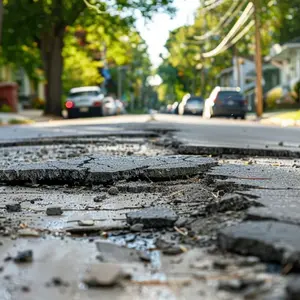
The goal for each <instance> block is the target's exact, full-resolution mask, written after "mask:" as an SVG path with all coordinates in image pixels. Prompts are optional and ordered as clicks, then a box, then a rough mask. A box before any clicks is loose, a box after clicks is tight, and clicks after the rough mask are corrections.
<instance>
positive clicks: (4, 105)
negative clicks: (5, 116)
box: [0, 104, 12, 113]
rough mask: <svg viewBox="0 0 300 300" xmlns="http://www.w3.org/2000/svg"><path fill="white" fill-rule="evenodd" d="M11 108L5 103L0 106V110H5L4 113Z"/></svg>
mask: <svg viewBox="0 0 300 300" xmlns="http://www.w3.org/2000/svg"><path fill="white" fill-rule="evenodd" d="M11 111H12V109H11V107H10V106H9V105H7V104H3V105H2V106H1V107H0V112H5V113H9V112H11Z"/></svg>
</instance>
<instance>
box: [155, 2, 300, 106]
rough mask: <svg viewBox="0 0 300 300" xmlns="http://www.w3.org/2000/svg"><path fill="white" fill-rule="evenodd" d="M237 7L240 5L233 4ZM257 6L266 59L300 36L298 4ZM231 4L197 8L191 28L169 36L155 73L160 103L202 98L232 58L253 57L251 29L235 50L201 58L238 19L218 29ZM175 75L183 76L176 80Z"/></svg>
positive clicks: (264, 4)
mask: <svg viewBox="0 0 300 300" xmlns="http://www.w3.org/2000/svg"><path fill="white" fill-rule="evenodd" d="M239 3H242V1H240V2H237V4H239ZM260 3H261V9H260V13H259V15H260V19H261V36H262V54H263V55H264V56H267V55H269V53H270V48H271V47H272V45H273V44H275V43H278V42H279V43H284V42H287V41H290V40H291V39H293V38H295V37H299V36H300V32H299V28H300V18H299V12H300V0H261V1H260ZM232 4H233V1H230V0H227V1H226V0H225V1H224V2H223V4H222V5H219V6H218V7H216V8H215V9H212V10H210V11H207V12H206V11H205V10H203V9H202V8H200V9H199V10H198V12H197V15H196V18H195V21H194V23H193V24H192V25H191V26H183V27H180V28H178V29H176V30H174V31H173V32H171V33H170V36H169V39H168V41H167V43H166V48H167V50H168V55H167V57H165V58H164V60H163V62H162V64H161V66H160V67H159V68H158V70H157V72H158V74H159V75H160V76H161V77H162V78H163V80H164V83H163V85H162V86H161V87H160V88H159V95H160V99H161V100H163V101H164V100H165V99H172V101H176V100H180V98H181V95H182V94H184V93H187V92H189V93H197V94H201V95H202V96H204V97H206V96H207V95H208V94H209V93H210V91H211V89H212V88H213V87H214V86H215V85H216V84H217V76H218V75H219V74H220V72H221V70H223V69H225V68H228V67H230V66H232V58H233V56H234V54H235V55H239V56H243V57H246V58H247V57H254V55H255V43H254V28H252V29H251V30H250V31H249V32H248V33H247V34H246V35H245V36H244V37H243V38H242V39H241V40H240V41H239V42H238V43H237V44H236V45H235V49H233V47H231V48H230V49H228V50H226V51H225V52H222V53H220V54H219V55H217V56H215V57H212V58H205V59H204V58H201V53H204V52H208V51H210V50H212V49H214V48H215V47H216V46H217V45H219V43H220V42H221V41H222V40H223V38H224V37H225V36H226V35H227V34H228V32H229V31H230V30H231V28H232V26H233V24H234V23H235V22H236V21H237V20H238V18H239V17H240V13H239V14H238V15H236V16H235V17H234V18H233V19H232V21H231V22H230V24H228V25H227V26H221V27H220V26H219V25H220V20H221V19H222V17H223V16H224V15H225V14H226V12H227V11H228V9H229V8H230V7H231V5H232ZM246 4H247V3H245V4H244V6H243V7H242V8H241V11H242V9H244V8H245V6H246ZM218 26H219V27H218ZM216 28H217V29H218V30H216V32H215V34H214V35H213V36H211V37H209V38H207V39H205V40H203V41H196V40H195V39H194V36H202V35H205V34H207V32H210V31H213V30H214V29H216ZM234 52H235V53H234ZM176 72H177V74H178V73H181V74H183V75H182V76H179V77H178V76H177V77H176V75H175V73H176ZM174 95H175V96H174ZM167 102H171V101H169V100H167ZM273 102H274V101H273Z"/></svg>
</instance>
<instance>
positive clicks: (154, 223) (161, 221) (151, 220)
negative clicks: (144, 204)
mask: <svg viewBox="0 0 300 300" xmlns="http://www.w3.org/2000/svg"><path fill="white" fill-rule="evenodd" d="M126 218H127V222H128V223H129V224H130V225H134V224H143V225H144V228H163V227H172V226H173V225H174V223H175V222H176V220H177V219H178V216H177V215H176V213H175V212H174V211H173V210H171V209H169V208H166V207H151V208H145V209H142V210H139V211H134V212H129V213H127V214H126Z"/></svg>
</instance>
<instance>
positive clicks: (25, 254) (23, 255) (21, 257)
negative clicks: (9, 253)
mask: <svg viewBox="0 0 300 300" xmlns="http://www.w3.org/2000/svg"><path fill="white" fill-rule="evenodd" d="M32 261H33V251H32V250H25V251H21V252H18V254H17V256H16V257H14V262H15V263H17V264H20V263H29V262H32Z"/></svg>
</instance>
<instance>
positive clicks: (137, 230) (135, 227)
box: [130, 223, 144, 232]
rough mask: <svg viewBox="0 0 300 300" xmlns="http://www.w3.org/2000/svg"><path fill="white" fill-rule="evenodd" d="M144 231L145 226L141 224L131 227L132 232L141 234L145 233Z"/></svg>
mask: <svg viewBox="0 0 300 300" xmlns="http://www.w3.org/2000/svg"><path fill="white" fill-rule="evenodd" d="M143 229H144V224H140V223H137V224H134V225H132V226H131V227H130V231H132V232H140V231H143Z"/></svg>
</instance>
